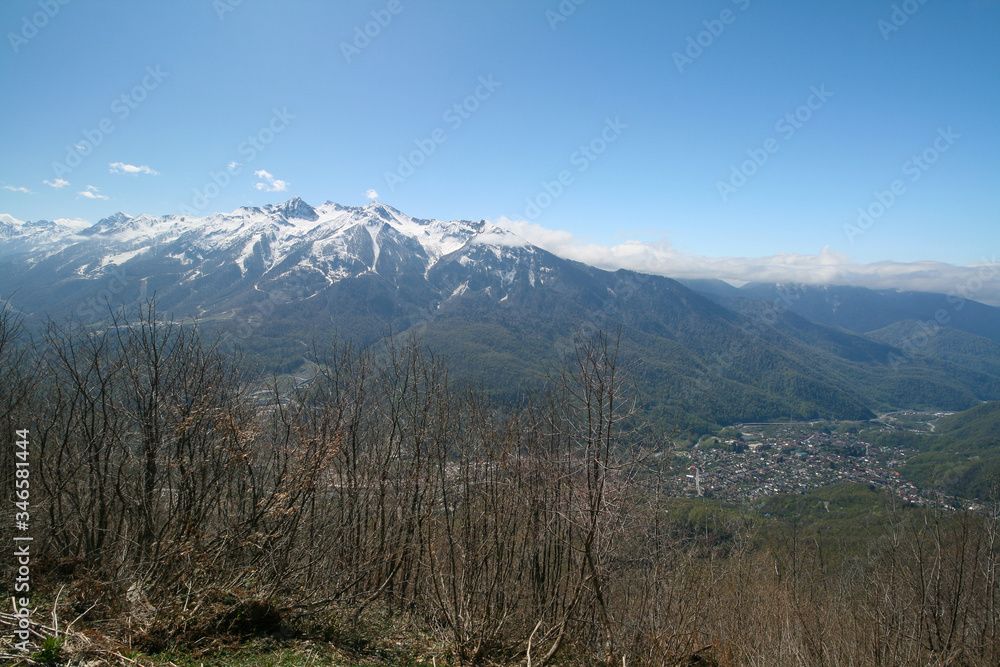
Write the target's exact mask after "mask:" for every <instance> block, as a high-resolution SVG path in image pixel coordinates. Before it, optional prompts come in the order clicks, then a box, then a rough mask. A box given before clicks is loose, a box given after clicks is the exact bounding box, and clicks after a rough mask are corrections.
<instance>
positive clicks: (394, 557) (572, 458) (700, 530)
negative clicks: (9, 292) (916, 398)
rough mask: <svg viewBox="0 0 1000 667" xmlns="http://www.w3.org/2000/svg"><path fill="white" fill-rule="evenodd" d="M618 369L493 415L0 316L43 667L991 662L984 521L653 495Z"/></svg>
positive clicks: (412, 381)
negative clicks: (27, 472) (86, 663)
mask: <svg viewBox="0 0 1000 667" xmlns="http://www.w3.org/2000/svg"><path fill="white" fill-rule="evenodd" d="M619 348H620V341H619V339H618V338H617V337H613V336H608V335H607V334H605V333H602V332H600V331H595V332H592V333H587V334H581V335H580V336H579V337H578V338H577V339H576V340H575V341H574V344H573V345H572V347H570V348H569V349H568V350H566V354H565V356H564V357H563V361H562V363H561V364H560V365H559V366H558V367H556V368H553V369H552V371H551V373H550V374H549V375H548V376H547V378H546V380H545V382H544V385H543V387H542V389H541V390H539V391H538V392H536V393H534V394H527V395H525V396H522V397H521V398H520V399H519V400H517V401H511V400H505V401H495V400H493V399H491V398H489V397H488V396H485V395H484V394H483V393H481V392H480V391H478V390H475V389H469V388H468V387H465V386H462V385H459V384H455V383H454V382H453V381H452V380H451V379H450V376H449V372H448V369H447V368H446V367H445V366H444V365H443V364H442V363H441V362H440V361H439V360H438V359H436V358H435V357H434V356H433V355H430V354H429V353H428V352H427V351H426V350H425V349H424V348H422V347H421V346H420V345H418V344H416V343H413V342H410V343H407V344H402V345H398V344H395V345H394V344H390V345H389V346H388V347H387V348H385V349H384V350H382V351H380V352H379V353H377V354H376V353H375V352H374V351H373V350H367V351H359V350H357V349H355V348H353V347H352V346H351V345H350V344H349V343H339V344H337V345H336V346H331V347H328V348H326V349H323V350H317V351H316V357H317V359H318V363H317V366H316V368H317V374H316V375H315V377H313V378H312V380H311V381H309V382H306V383H302V384H300V385H299V386H297V387H294V388H287V387H285V386H283V385H282V383H278V382H275V383H273V386H271V387H270V388H267V387H266V386H265V385H264V384H262V382H261V381H260V378H259V377H258V376H256V375H255V374H254V373H251V372H250V369H249V368H248V367H246V365H245V364H244V363H242V362H241V361H240V360H239V359H233V358H231V357H229V356H227V355H223V354H221V353H220V351H219V349H218V348H217V347H216V346H214V345H213V344H211V343H210V342H209V341H206V340H205V339H204V338H203V337H202V336H201V334H200V332H199V331H198V329H196V328H190V327H181V326H179V325H177V324H175V323H172V322H170V321H169V320H164V319H162V318H160V317H159V316H158V313H157V312H156V309H155V306H154V305H151V306H149V307H147V308H144V309H143V310H142V311H139V312H126V313H121V314H119V315H118V316H117V318H116V320H115V322H114V323H113V326H109V327H107V328H102V329H100V330H94V329H88V328H85V327H74V326H61V325H57V324H54V323H50V324H49V326H48V327H46V329H45V331H44V334H43V335H42V336H40V337H39V338H38V339H36V340H33V341H32V340H29V339H27V338H25V337H23V336H21V335H20V334H19V330H18V326H17V323H16V321H15V320H14V319H13V318H12V316H10V315H9V313H4V314H3V315H2V316H0V360H2V362H3V363H2V364H0V369H2V372H3V373H4V377H3V378H0V379H2V380H3V383H2V384H0V406H2V410H3V413H2V416H3V421H4V425H5V427H6V428H8V429H9V431H8V432H13V431H14V430H22V429H27V430H29V431H30V450H31V459H30V460H31V462H32V463H31V465H32V467H31V493H32V495H31V515H32V516H31V530H32V535H33V536H34V539H35V541H34V542H33V547H32V548H33V549H34V551H33V554H34V556H33V559H32V563H33V568H34V570H33V579H32V591H31V595H32V605H33V606H34V608H35V609H36V615H35V619H36V622H42V621H43V620H44V622H43V625H44V626H45V627H42V626H36V629H37V630H38V633H39V634H38V635H37V636H36V637H35V639H37V642H36V645H35V646H33V650H37V651H38V653H37V654H36V656H37V661H49V662H59V661H60V660H63V659H66V658H71V659H73V660H74V661H77V662H78V661H80V660H86V659H90V660H97V661H103V662H105V663H107V662H112V661H113V662H117V663H118V664H144V665H146V664H157V663H158V664H171V663H172V664H181V663H184V662H186V663H187V664H195V661H197V664H202V663H205V664H211V663H212V662H213V661H214V662H215V664H240V662H243V664H296V663H299V664H313V662H315V661H316V660H318V659H319V658H320V657H322V659H323V660H327V661H328V663H327V664H397V665H403V664H406V665H415V664H428V663H430V664H432V665H433V664H441V665H471V664H481V665H488V664H493V665H514V664H527V665H532V666H533V667H538V666H540V665H595V664H606V665H619V664H623V663H624V664H626V665H713V664H714V665H764V664H766V665H785V664H809V665H830V666H833V665H900V666H902V665H913V664H932V663H944V664H963V665H973V666H979V665H983V666H985V665H994V664H996V663H997V661H998V659H1000V583H998V579H997V577H996V573H997V571H998V567H1000V546H998V545H1000V541H998V540H997V539H996V538H997V537H998V536H1000V533H998V532H997V531H998V528H1000V526H998V524H997V521H996V514H994V513H969V512H962V513H949V514H941V513H934V512H929V511H924V510H908V509H906V508H901V507H898V506H896V505H894V504H893V503H892V501H891V500H888V499H886V498H885V497H883V496H878V495H876V494H872V493H871V492H870V491H868V490H866V489H865V488H863V487H861V488H859V487H852V486H844V487H835V488H831V489H829V490H822V489H821V490H816V491H815V492H814V494H813V495H807V496H804V497H785V498H772V499H769V500H767V501H766V502H765V503H764V504H763V505H761V506H759V507H750V508H734V507H725V506H722V505H718V504H715V505H713V504H704V503H702V502H701V501H696V500H679V499H675V498H669V497H666V496H665V494H663V493H662V489H663V488H664V485H663V480H664V479H665V476H667V475H674V474H677V471H676V470H674V469H673V468H671V467H670V463H668V462H669V461H670V460H671V458H672V457H670V456H657V455H656V454H660V453H665V452H668V451H669V447H668V444H667V440H666V438H665V437H664V436H665V435H666V434H665V433H663V432H658V431H657V430H655V429H652V428H650V427H649V426H648V424H647V423H646V421H645V420H644V419H642V418H641V417H642V415H641V410H640V409H641V407H642V406H641V404H640V403H638V401H637V400H636V394H635V388H634V385H633V383H632V381H631V379H630V373H629V371H630V369H629V368H627V367H626V366H625V365H624V364H622V363H621V360H620V357H619ZM945 428H946V429H947V428H949V425H947V424H946V425H945ZM955 430H956V431H957V430H959V427H957V426H956V427H955ZM661 462H662V463H661ZM16 477H17V473H16V469H15V466H14V464H13V460H12V458H11V457H5V458H4V459H3V460H2V462H0V483H2V484H3V485H4V488H5V489H14V488H15V487H14V481H15V479H16ZM824 502H827V503H829V504H828V505H823V503H824ZM14 512H15V508H14V506H13V504H12V503H10V504H8V505H7V506H6V507H5V508H3V509H2V510H0V521H2V525H3V526H4V531H5V532H6V531H9V530H10V528H9V527H11V526H14ZM826 514H829V518H830V519H831V522H830V523H829V524H828V525H829V526H832V527H833V528H832V530H829V531H826V530H825V529H824V528H822V527H821V524H820V520H821V519H823V518H825V516H824V515H826ZM852 526H853V527H855V528H856V529H855V530H851V527H852ZM9 537H10V536H9V534H8V535H5V539H9ZM835 542H840V543H841V544H840V545H839V547H838V545H837V544H836V543H835ZM834 552H835V553H834ZM14 567H15V565H14V564H13V562H12V560H11V559H5V560H4V561H3V565H2V568H3V569H2V570H0V575H2V576H3V580H4V581H5V582H8V586H9V585H11V582H13V581H14V571H13V568H14ZM7 592H8V595H10V594H12V593H13V591H11V590H8V591H7ZM49 619H52V622H51V624H50V621H49ZM70 621H72V625H71V627H69V628H67V624H68V623H70ZM57 623H58V628H57V627H56V624H57ZM46 628H48V629H46ZM46 634H52V635H58V636H59V639H53V640H49V641H48V643H43V641H42V636H44V635H46ZM60 642H64V643H60ZM13 650H14V649H13V647H12V646H11V645H10V644H9V643H8V644H4V645H3V647H0V652H2V653H3V654H5V655H11V654H12V651H13ZM247 650H249V651H251V652H252V656H251V657H247V656H246V653H245V651H247ZM310 655H311V656H312V658H309V657H308V656H310ZM213 656H214V657H213ZM220 656H221V657H220ZM337 656H339V657H337ZM309 660H313V662H308V661H309Z"/></svg>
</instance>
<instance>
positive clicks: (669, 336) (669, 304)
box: [0, 198, 1000, 423]
mask: <svg viewBox="0 0 1000 667" xmlns="http://www.w3.org/2000/svg"><path fill="white" fill-rule="evenodd" d="M11 229H12V232H11V233H12V235H13V236H12V238H14V240H15V242H14V243H5V244H3V247H2V248H0V285H3V286H4V291H5V292H7V293H9V292H11V291H14V292H15V294H16V297H15V298H14V300H13V305H14V306H15V307H17V308H18V309H20V310H21V311H22V312H23V313H25V314H26V315H27V316H28V318H29V319H32V320H36V321H37V320H39V319H40V318H44V317H46V316H75V317H77V318H78V319H80V320H82V321H83V322H84V323H85V324H88V323H89V324H93V323H97V322H99V321H100V318H101V313H102V312H107V310H108V306H117V305H120V304H122V303H126V304H127V303H133V304H135V303H139V302H142V300H143V299H147V298H149V297H151V296H153V295H155V297H156V299H157V302H158V304H159V307H160V310H161V312H172V313H175V314H177V315H180V316H182V317H194V318H197V319H198V320H199V321H201V322H202V326H203V327H204V328H206V329H207V330H209V331H212V332H214V333H217V334H218V335H220V336H222V337H224V338H225V339H226V340H227V341H229V342H231V343H233V344H237V345H240V346H244V347H246V348H247V349H249V350H251V351H252V352H254V353H255V354H258V355H259V356H260V358H262V359H264V360H266V361H267V363H268V364H270V365H271V366H272V367H274V368H278V367H280V368H285V369H288V370H292V369H294V368H296V367H297V366H296V364H298V363H304V362H305V361H307V360H308V355H309V353H308V349H309V347H310V346H311V345H313V344H320V345H324V344H327V343H328V342H329V341H330V340H331V338H332V337H333V336H334V335H338V336H341V337H345V338H350V339H353V340H355V341H356V342H357V343H358V344H360V345H362V346H367V345H371V344H373V343H374V342H376V341H378V340H380V339H382V338H383V337H385V336H386V335H387V334H389V333H390V332H392V333H395V334H398V335H414V336H418V337H420V338H421V340H423V341H424V342H426V343H427V344H428V345H431V346H432V347H433V348H434V349H436V350H438V351H439V352H440V354H441V356H442V358H443V359H444V360H445V361H447V362H448V363H449V366H450V367H452V368H453V369H454V370H455V375H456V377H457V378H465V379H469V380H472V381H475V382H478V383H480V384H484V385H489V386H492V387H494V389H496V390H497V391H499V392H501V393H505V394H510V395H513V394H516V393H517V392H518V391H520V388H521V387H525V386H529V385H532V384H534V383H536V382H537V381H539V380H540V379H541V377H542V375H543V374H544V373H543V369H544V368H545V367H546V365H551V363H553V362H557V361H558V360H559V355H560V354H562V351H563V350H565V349H566V347H567V342H568V341H569V340H571V339H572V337H573V336H574V335H576V333H577V332H579V331H580V330H581V329H583V330H586V329H591V328H602V329H605V330H615V329H619V328H620V330H621V331H622V345H623V350H624V351H625V353H626V356H627V357H628V358H629V359H630V360H631V361H634V362H635V363H636V364H638V365H637V374H636V375H637V378H638V381H639V382H640V383H641V384H642V390H643V393H644V394H645V395H647V396H648V397H649V400H648V403H649V406H650V409H653V410H657V411H659V412H660V413H662V415H663V417H664V418H665V419H671V420H679V419H680V416H681V415H687V416H688V417H690V418H691V419H690V420H689V422H690V423H712V422H730V423H731V422H735V421H755V420H762V419H776V418H797V419H803V418H849V419H866V418H870V417H871V416H873V415H874V413H875V412H877V411H878V410H881V409H889V408H895V407H913V406H917V405H919V406H926V405H933V406H937V407H942V408H948V409H964V408H966V407H970V406H971V405H974V404H976V403H977V402H979V401H981V400H986V399H991V398H1000V376H997V375H994V374H992V373H989V372H983V371H982V370H981V369H979V368H976V367H975V363H974V357H970V356H969V355H966V356H964V357H956V358H954V360H953V361H947V360H943V359H936V358H930V357H921V356H919V355H918V356H915V357H914V356H912V355H911V357H910V358H908V363H907V364H905V365H904V366H902V367H893V366H892V365H891V364H890V363H889V361H890V359H892V358H893V355H896V356H900V355H902V354H903V353H904V350H901V349H900V348H898V347H896V346H894V345H892V344H890V343H891V341H888V342H887V341H882V340H872V339H867V338H864V337H862V336H861V335H860V334H859V333H858V332H852V331H849V330H846V329H845V328H843V327H837V326H830V325H827V324H824V323H821V322H815V321H813V320H811V319H810V318H808V317H807V316H805V315H802V314H801V313H800V312H798V311H797V310H796V308H795V300H794V299H793V300H792V303H791V305H788V304H782V301H781V295H780V294H778V293H777V292H776V291H774V290H772V291H771V292H768V291H766V290H762V291H761V293H760V294H755V293H752V292H750V293H748V292H745V291H743V290H742V289H737V288H732V290H735V292H733V291H732V290H729V289H725V290H723V289H721V288H719V289H717V290H716V291H722V292H724V293H726V294H728V295H729V296H720V295H718V294H715V295H712V294H704V293H698V292H696V291H694V290H692V289H689V288H688V287H686V286H684V285H683V284H682V283H680V282H677V281H675V280H672V279H670V278H666V277H661V276H652V275H648V274H641V273H635V272H631V271H625V270H619V271H614V272H612V271H606V270H603V269H598V268H595V267H592V266H589V265H586V264H582V263H579V262H575V261H572V260H568V259H564V258H561V257H558V256H556V255H554V254H552V253H550V252H548V251H546V250H544V249H542V248H539V247H537V246H535V245H532V244H531V243H528V242H527V241H525V240H524V239H522V238H520V237H519V236H517V235H516V234H514V233H513V232H511V231H509V230H507V229H504V228H502V227H500V226H497V225H495V224H493V223H490V222H488V221H486V220H480V221H478V222H476V221H470V220H458V221H440V220H427V219H420V218H413V217H411V216H408V215H406V214H404V213H402V212H401V211H399V210H397V209H395V208H393V207H391V206H387V205H385V204H382V203H379V202H371V203H369V204H368V205H366V206H363V207H350V206H342V205H340V204H336V203H334V202H329V201H328V202H325V203H324V204H322V205H320V206H317V207H313V206H311V205H309V204H307V203H306V202H304V201H303V200H301V199H299V198H293V199H290V200H289V201H287V202H284V203H281V204H267V205H263V206H259V207H241V208H238V209H236V210H235V211H233V212H231V213H228V214H223V213H217V214H211V215H207V216H203V217H191V216H183V215H166V216H151V215H147V214H143V215H138V216H131V215H128V214H125V213H123V212H118V213H115V214H113V215H111V216H108V217H106V218H102V219H101V220H100V221H98V222H97V223H95V224H93V225H90V226H87V227H84V228H81V225H80V223H75V224H72V225H65V224H64V225H59V224H56V223H52V224H51V225H49V224H46V225H36V224H35V223H21V224H20V225H13V224H11ZM60 232H61V234H60ZM715 287H717V288H718V287H719V286H718V285H716V286H715ZM733 294H738V296H733ZM749 296H758V297H763V298H747V297H749ZM772 297H773V298H772ZM786 297H787V295H786ZM984 307H985V306H984ZM986 308H988V307H986ZM296 360H297V361H296ZM691 420H693V421H691Z"/></svg>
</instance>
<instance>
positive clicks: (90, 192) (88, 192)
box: [76, 185, 108, 199]
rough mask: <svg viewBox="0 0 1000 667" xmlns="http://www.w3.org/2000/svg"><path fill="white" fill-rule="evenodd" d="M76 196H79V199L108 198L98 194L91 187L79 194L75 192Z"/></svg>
mask: <svg viewBox="0 0 1000 667" xmlns="http://www.w3.org/2000/svg"><path fill="white" fill-rule="evenodd" d="M76 194H78V195H80V196H81V197H86V198H87V199H107V198H108V197H107V196H106V195H102V194H99V193H98V190H97V188H96V187H94V186H93V185H88V186H87V189H86V190H81V191H80V192H77V193H76Z"/></svg>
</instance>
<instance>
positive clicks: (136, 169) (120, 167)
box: [108, 162, 160, 176]
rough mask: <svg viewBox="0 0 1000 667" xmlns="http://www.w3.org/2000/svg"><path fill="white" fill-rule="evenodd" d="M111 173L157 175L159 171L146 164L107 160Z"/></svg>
mask: <svg viewBox="0 0 1000 667" xmlns="http://www.w3.org/2000/svg"><path fill="white" fill-rule="evenodd" d="M108 166H109V167H111V169H110V172H111V173H112V174H146V175H147V176H158V175H159V173H160V172H158V171H156V170H154V169H150V168H149V167H147V166H146V165H144V164H142V165H134V164H125V163H124V162H109V163H108Z"/></svg>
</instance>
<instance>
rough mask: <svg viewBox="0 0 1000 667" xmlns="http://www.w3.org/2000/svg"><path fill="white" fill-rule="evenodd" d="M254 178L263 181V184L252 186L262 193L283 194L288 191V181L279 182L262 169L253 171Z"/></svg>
mask: <svg viewBox="0 0 1000 667" xmlns="http://www.w3.org/2000/svg"><path fill="white" fill-rule="evenodd" d="M254 176H256V177H257V178H260V179H263V182H259V183H257V184H256V185H254V187H255V188H257V189H258V190H263V191H264V192H284V191H285V190H287V189H288V181H282V180H279V179H277V178H275V177H274V176H272V175H271V174H269V173H267V172H266V171H264V170H263V169H261V170H260V171H255V172H254Z"/></svg>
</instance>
